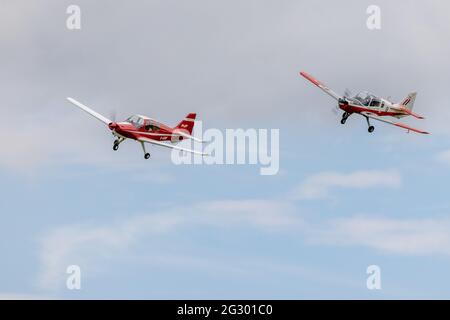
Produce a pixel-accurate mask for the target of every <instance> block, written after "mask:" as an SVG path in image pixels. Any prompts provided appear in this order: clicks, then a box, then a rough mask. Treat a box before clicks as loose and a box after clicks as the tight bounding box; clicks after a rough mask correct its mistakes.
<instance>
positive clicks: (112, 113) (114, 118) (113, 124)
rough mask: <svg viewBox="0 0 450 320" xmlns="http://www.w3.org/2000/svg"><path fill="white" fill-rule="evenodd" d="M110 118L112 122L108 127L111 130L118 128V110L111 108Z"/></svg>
mask: <svg viewBox="0 0 450 320" xmlns="http://www.w3.org/2000/svg"><path fill="white" fill-rule="evenodd" d="M109 120H111V123H110V124H108V127H109V129H110V130H115V129H116V128H117V123H116V110H115V109H114V110H111V111H110V113H109Z"/></svg>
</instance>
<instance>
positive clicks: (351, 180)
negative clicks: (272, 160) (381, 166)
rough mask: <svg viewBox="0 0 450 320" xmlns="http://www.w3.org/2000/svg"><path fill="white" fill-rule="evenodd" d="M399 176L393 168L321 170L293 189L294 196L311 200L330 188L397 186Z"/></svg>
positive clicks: (320, 196) (323, 195)
mask: <svg viewBox="0 0 450 320" xmlns="http://www.w3.org/2000/svg"><path fill="white" fill-rule="evenodd" d="M400 185H401V176H400V174H399V173H398V172H397V171H395V170H386V171H382V170H372V171H371V170H366V171H355V172H351V173H347V174H346V173H338V172H322V173H318V174H315V175H313V176H311V177H309V178H306V180H305V181H304V182H303V183H302V184H301V185H300V186H299V187H298V188H296V190H295V191H294V194H293V196H294V198H296V199H299V200H311V199H320V198H325V197H327V196H328V195H329V191H330V189H333V188H347V189H368V188H375V187H386V188H398V187H400Z"/></svg>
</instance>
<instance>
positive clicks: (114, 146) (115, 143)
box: [113, 138, 125, 151]
mask: <svg viewBox="0 0 450 320" xmlns="http://www.w3.org/2000/svg"><path fill="white" fill-rule="evenodd" d="M124 141H125V139H124V138H119V139H116V140H114V143H113V150H114V151H117V150H119V145H120V144H121V143H122V142H124Z"/></svg>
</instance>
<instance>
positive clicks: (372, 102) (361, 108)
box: [300, 72, 428, 134]
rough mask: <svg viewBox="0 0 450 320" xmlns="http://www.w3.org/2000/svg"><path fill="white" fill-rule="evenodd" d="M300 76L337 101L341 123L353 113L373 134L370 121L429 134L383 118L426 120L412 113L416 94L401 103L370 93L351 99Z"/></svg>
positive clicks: (304, 73) (313, 79) (302, 73)
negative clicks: (362, 119) (340, 112)
mask: <svg viewBox="0 0 450 320" xmlns="http://www.w3.org/2000/svg"><path fill="white" fill-rule="evenodd" d="M300 75H302V76H303V77H305V78H306V79H307V80H309V81H311V82H312V83H313V84H315V85H316V86H318V87H319V88H320V89H321V90H323V91H324V92H325V93H326V94H328V95H329V96H331V97H332V98H334V99H335V100H337V102H338V107H339V108H340V109H342V110H343V111H344V113H343V114H342V119H341V123H342V124H345V122H346V121H347V119H348V117H349V116H350V115H352V114H353V113H356V114H360V115H362V116H363V117H365V118H366V120H367V125H368V126H369V129H368V130H369V132H373V131H374V130H375V127H374V126H372V125H371V124H370V120H369V119H374V120H377V121H381V122H385V123H388V124H392V125H394V126H397V127H400V128H403V129H406V130H408V132H409V131H414V132H417V133H423V134H428V132H426V131H422V130H419V129H416V128H412V127H410V126H408V125H406V124H403V123H400V122H395V121H391V120H388V119H385V118H383V117H386V116H390V117H395V118H397V119H400V118H403V117H406V116H413V117H415V118H417V119H424V117H422V116H419V115H418V114H416V113H414V112H412V108H413V106H414V101H415V99H416V95H417V93H416V92H412V93H410V94H408V96H407V97H406V98H405V99H404V100H403V101H402V102H401V103H393V102H390V101H388V100H386V99H382V98H379V97H376V96H374V95H373V94H370V93H368V92H360V93H358V94H357V95H355V96H352V97H349V96H348V95H349V94H348V93H346V94H344V96H340V95H338V94H337V93H336V92H334V91H333V90H331V89H330V88H328V87H327V86H326V85H324V84H323V83H322V82H320V81H318V80H316V79H315V78H314V77H312V76H311V75H309V74H308V73H306V72H300Z"/></svg>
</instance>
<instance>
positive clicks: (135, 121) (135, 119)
mask: <svg viewBox="0 0 450 320" xmlns="http://www.w3.org/2000/svg"><path fill="white" fill-rule="evenodd" d="M125 121H126V122H129V123H131V124H132V125H133V126H135V127H136V129H140V128H142V126H143V125H144V124H145V119H144V118H143V117H141V116H138V115H134V116H131V117H129V118H128V119H127V120H125Z"/></svg>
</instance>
